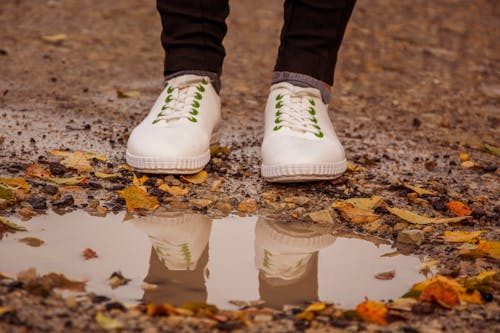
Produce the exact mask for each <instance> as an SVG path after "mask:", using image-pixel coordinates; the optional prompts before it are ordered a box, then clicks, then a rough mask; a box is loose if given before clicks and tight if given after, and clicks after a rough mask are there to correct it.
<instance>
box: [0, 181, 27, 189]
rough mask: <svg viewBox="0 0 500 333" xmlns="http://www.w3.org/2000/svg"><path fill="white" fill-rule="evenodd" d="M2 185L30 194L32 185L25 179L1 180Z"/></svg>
mask: <svg viewBox="0 0 500 333" xmlns="http://www.w3.org/2000/svg"><path fill="white" fill-rule="evenodd" d="M0 184H4V185H7V186H10V187H14V188H16V189H21V190H24V191H25V192H28V190H29V188H30V185H29V184H28V182H27V181H26V179H24V178H0Z"/></svg>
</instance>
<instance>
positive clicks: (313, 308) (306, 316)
mask: <svg viewBox="0 0 500 333" xmlns="http://www.w3.org/2000/svg"><path fill="white" fill-rule="evenodd" d="M324 309H326V304H325V303H323V302H314V303H312V304H310V305H309V306H308V307H307V308H306V309H305V310H304V311H302V312H301V313H299V314H297V315H296V316H295V319H296V320H307V321H311V320H313V319H314V317H316V314H317V313H318V312H321V311H323V310H324Z"/></svg>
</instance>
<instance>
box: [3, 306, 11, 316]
mask: <svg viewBox="0 0 500 333" xmlns="http://www.w3.org/2000/svg"><path fill="white" fill-rule="evenodd" d="M13 311H14V308H12V307H9V306H0V317H1V316H2V315H3V314H5V313H9V312H13Z"/></svg>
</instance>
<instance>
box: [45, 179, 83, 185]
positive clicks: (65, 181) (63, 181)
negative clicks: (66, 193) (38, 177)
mask: <svg viewBox="0 0 500 333" xmlns="http://www.w3.org/2000/svg"><path fill="white" fill-rule="evenodd" d="M49 180H50V181H51V182H53V183H56V184H58V185H76V184H85V183H86V182H87V179H86V178H85V177H70V178H57V177H50V178H49Z"/></svg>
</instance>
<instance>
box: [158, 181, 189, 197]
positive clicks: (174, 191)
mask: <svg viewBox="0 0 500 333" xmlns="http://www.w3.org/2000/svg"><path fill="white" fill-rule="evenodd" d="M158 188H159V189H160V190H162V191H165V192H167V193H168V194H170V195H173V196H184V195H186V194H188V192H189V190H188V189H187V188H182V187H180V186H175V185H173V186H170V185H168V184H161V185H160V186H159V187H158Z"/></svg>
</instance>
